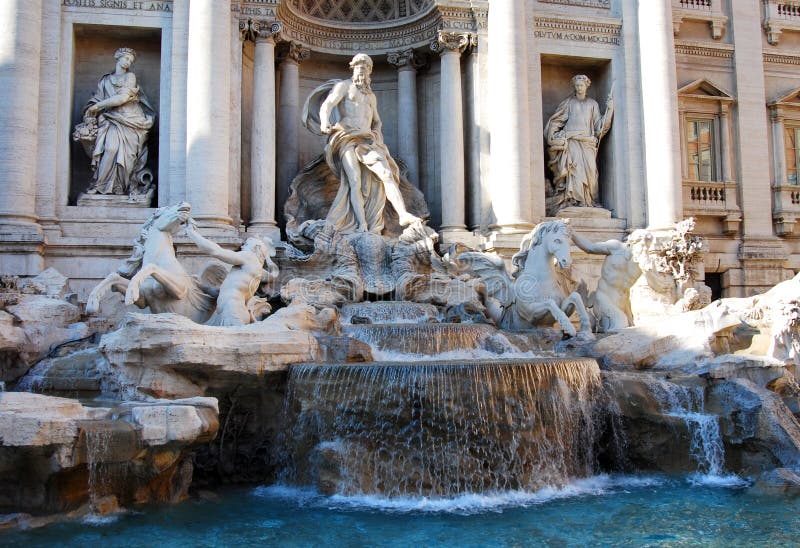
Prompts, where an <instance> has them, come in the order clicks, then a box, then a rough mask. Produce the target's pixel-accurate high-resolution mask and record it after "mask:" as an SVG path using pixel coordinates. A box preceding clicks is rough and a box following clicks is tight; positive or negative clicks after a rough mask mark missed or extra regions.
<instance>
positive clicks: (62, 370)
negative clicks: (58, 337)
mask: <svg viewBox="0 0 800 548" xmlns="http://www.w3.org/2000/svg"><path fill="white" fill-rule="evenodd" d="M108 372H109V368H108V362H107V361H106V359H105V357H104V356H103V355H102V354H101V353H100V350H99V349H98V348H97V346H96V345H95V346H90V347H88V348H83V349H78V350H76V351H73V352H72V353H66V354H65V355H63V356H55V357H52V358H45V359H44V360H42V361H40V362H39V363H37V364H36V365H35V366H33V367H32V368H31V370H30V371H28V373H27V374H26V375H25V376H24V377H23V378H21V379H20V380H19V382H18V383H17V385H16V387H15V389H16V390H19V391H25V392H28V391H33V392H47V393H49V394H51V395H58V394H59V393H68V394H67V395H70V396H72V395H74V394H75V393H76V392H100V390H101V388H102V385H103V379H104V376H106V375H107V374H108Z"/></svg>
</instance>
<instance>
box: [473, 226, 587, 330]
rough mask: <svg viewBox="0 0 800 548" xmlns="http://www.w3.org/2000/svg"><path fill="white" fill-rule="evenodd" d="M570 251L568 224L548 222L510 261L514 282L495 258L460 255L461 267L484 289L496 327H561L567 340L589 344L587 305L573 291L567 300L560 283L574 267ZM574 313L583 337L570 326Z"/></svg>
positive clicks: (500, 262)
mask: <svg viewBox="0 0 800 548" xmlns="http://www.w3.org/2000/svg"><path fill="white" fill-rule="evenodd" d="M569 246H570V237H569V227H568V226H567V223H566V222H565V221H563V220H557V221H546V222H543V223H540V224H538V225H536V227H535V228H534V229H533V230H532V231H531V232H530V233H529V234H527V235H526V236H525V238H523V240H522V244H521V245H520V250H519V252H517V253H516V254H515V255H514V256H513V257H512V259H511V262H512V264H513V265H514V267H515V270H514V273H513V275H512V276H509V275H508V273H507V272H506V268H505V264H504V263H503V259H501V258H500V257H499V256H497V255H489V254H486V253H476V252H469V253H462V254H461V255H459V256H458V261H459V262H460V263H461V264H462V265H465V266H466V267H467V268H468V269H469V270H471V271H472V273H473V274H475V275H476V276H478V277H479V278H481V279H482V280H483V281H484V282H485V283H486V289H487V294H488V297H489V302H488V303H487V309H488V311H489V315H490V317H491V318H492V319H493V320H494V322H495V323H496V324H497V326H498V327H502V328H505V329H524V328H527V327H531V326H545V325H552V324H553V322H557V323H558V324H559V325H560V326H561V329H562V330H563V331H564V332H565V333H566V334H567V335H569V336H571V337H574V336H575V335H576V334H578V335H579V336H580V338H583V339H588V340H591V339H594V335H592V327H591V321H590V319H589V314H588V313H587V312H586V307H585V306H584V304H583V299H581V296H580V295H579V294H578V293H577V292H574V291H573V292H572V293H570V294H569V295H567V291H565V289H564V287H563V285H562V283H561V280H563V279H564V278H565V276H563V275H562V274H560V273H559V272H558V270H557V269H562V270H563V269H567V268H569V267H570V266H571V265H572V259H571V257H570V254H569ZM573 311H577V312H578V317H579V318H580V324H581V329H580V333H577V332H576V330H575V326H573V325H572V322H570V321H569V316H570V314H572V312H573Z"/></svg>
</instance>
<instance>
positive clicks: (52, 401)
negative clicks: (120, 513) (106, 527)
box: [0, 392, 219, 513]
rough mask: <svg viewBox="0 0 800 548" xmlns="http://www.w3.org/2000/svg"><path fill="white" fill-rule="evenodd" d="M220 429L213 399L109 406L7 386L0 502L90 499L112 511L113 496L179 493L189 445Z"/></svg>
mask: <svg viewBox="0 0 800 548" xmlns="http://www.w3.org/2000/svg"><path fill="white" fill-rule="evenodd" d="M218 429H219V420H218V409H217V400H216V399H214V398H193V399H187V400H178V401H175V402H170V401H159V402H154V403H152V404H146V403H141V402H139V403H134V404H123V405H121V406H119V407H116V408H113V409H111V408H107V407H94V408H92V407H84V406H83V405H81V403H80V402H78V401H77V400H71V399H66V398H55V397H51V396H43V395H39V394H32V393H27V392H2V393H0V508H5V509H16V510H20V509H22V510H36V511H42V510H44V511H49V512H53V511H66V510H71V509H74V508H77V507H79V506H81V505H83V504H85V503H86V502H87V501H89V500H90V499H91V501H92V503H93V505H94V506H96V507H97V508H95V510H96V511H97V509H98V508H100V509H105V510H107V511H109V512H110V511H114V509H115V508H116V507H117V505H116V504H115V503H114V501H118V502H119V503H122V504H125V503H127V502H129V501H134V500H135V501H138V502H156V501H173V500H180V499H182V498H184V497H185V496H186V490H187V489H188V485H189V482H190V480H191V466H192V465H191V459H190V458H189V452H190V451H192V450H194V449H195V448H196V447H197V446H198V444H201V443H205V442H208V441H210V440H212V439H213V438H214V436H215V435H216V433H217V430H218ZM165 457H167V458H165ZM187 467H188V468H187ZM123 471H124V472H125V473H121V472H123ZM187 478H188V479H187ZM105 510H104V511H103V513H104V512H105Z"/></svg>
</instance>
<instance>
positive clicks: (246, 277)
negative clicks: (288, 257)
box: [186, 219, 278, 326]
mask: <svg viewBox="0 0 800 548" xmlns="http://www.w3.org/2000/svg"><path fill="white" fill-rule="evenodd" d="M186 235H187V236H188V237H189V239H190V240H192V241H193V242H194V243H195V244H196V245H197V247H199V248H200V249H202V250H203V251H205V252H206V253H208V254H209V255H210V256H211V257H213V258H215V259H219V260H220V261H222V262H225V263H228V264H230V265H232V268H231V271H230V272H228V273H227V275H226V276H225V279H224V280H223V281H222V284H221V285H220V286H219V296H218V297H217V306H216V310H215V311H214V314H213V315H212V316H211V318H210V319H209V320H208V322H207V325H218V326H234V325H247V324H250V323H253V322H255V321H258V320H261V319H263V317H264V316H266V315H267V314H269V313H270V312H271V311H272V307H271V306H270V305H269V303H268V302H267V299H265V298H263V297H257V296H256V291H257V290H258V288H259V286H260V285H261V284H262V283H266V282H269V281H271V280H273V279H275V278H276V277H277V276H278V266H277V265H276V264H275V263H273V262H272V259H271V257H274V256H275V246H274V245H273V243H272V240H271V239H270V238H268V237H265V238H264V239H263V240H262V239H260V238H248V239H247V241H246V242H245V243H244V245H243V246H242V248H241V250H239V251H230V250H228V249H223V248H222V247H220V246H219V245H218V244H216V243H214V242H212V241H210V240H207V239H206V238H204V237H203V236H202V235H201V234H200V232H199V231H198V230H197V226H196V225H195V223H194V220H192V219H189V221H188V222H187V223H186ZM265 266H266V268H265Z"/></svg>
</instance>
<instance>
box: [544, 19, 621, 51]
mask: <svg viewBox="0 0 800 548" xmlns="http://www.w3.org/2000/svg"><path fill="white" fill-rule="evenodd" d="M535 21H536V30H535V32H534V35H535V36H536V38H542V39H547V40H567V41H571V42H584V43H587V44H608V45H613V46H618V45H619V44H620V33H621V29H622V23H621V22H619V20H616V19H613V20H612V19H609V20H606V21H581V20H575V19H564V18H561V17H554V16H550V15H547V16H537V17H536V18H535Z"/></svg>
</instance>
